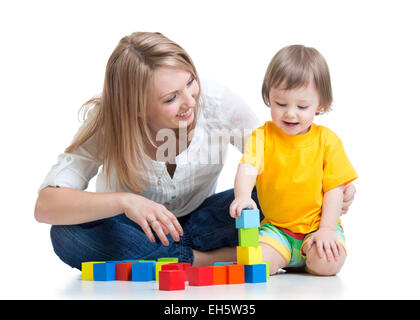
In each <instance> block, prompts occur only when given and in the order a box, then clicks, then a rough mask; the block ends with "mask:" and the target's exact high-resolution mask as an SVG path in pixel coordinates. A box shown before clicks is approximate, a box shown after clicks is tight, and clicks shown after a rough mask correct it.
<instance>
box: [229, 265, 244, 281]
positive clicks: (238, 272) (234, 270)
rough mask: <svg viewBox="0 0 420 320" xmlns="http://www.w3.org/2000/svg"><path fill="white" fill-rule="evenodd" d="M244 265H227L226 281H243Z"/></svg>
mask: <svg viewBox="0 0 420 320" xmlns="http://www.w3.org/2000/svg"><path fill="white" fill-rule="evenodd" d="M244 270H245V269H244V266H243V265H241V264H232V265H229V266H227V283H228V284H238V283H244V282H245V271H244Z"/></svg>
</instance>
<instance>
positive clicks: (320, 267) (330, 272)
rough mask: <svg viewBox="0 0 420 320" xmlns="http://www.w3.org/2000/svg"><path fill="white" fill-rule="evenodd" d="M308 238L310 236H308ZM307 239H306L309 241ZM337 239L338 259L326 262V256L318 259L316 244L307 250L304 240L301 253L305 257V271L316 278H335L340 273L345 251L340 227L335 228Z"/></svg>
mask: <svg viewBox="0 0 420 320" xmlns="http://www.w3.org/2000/svg"><path fill="white" fill-rule="evenodd" d="M309 237H310V236H309ZM309 237H307V239H309ZM337 237H338V239H339V242H340V256H339V257H338V259H335V258H332V259H331V260H330V261H328V260H327V257H326V255H324V257H323V258H320V257H319V255H318V250H317V248H316V244H313V245H312V246H311V248H310V249H309V250H308V249H307V242H306V240H307V239H305V241H304V244H303V247H302V250H301V252H302V253H303V255H306V267H305V269H306V271H307V272H309V273H311V274H314V275H318V276H335V275H336V274H337V273H338V272H340V270H341V268H342V267H343V265H344V262H345V260H346V256H347V255H346V249H345V245H344V233H343V229H342V228H341V226H339V225H338V226H337Z"/></svg>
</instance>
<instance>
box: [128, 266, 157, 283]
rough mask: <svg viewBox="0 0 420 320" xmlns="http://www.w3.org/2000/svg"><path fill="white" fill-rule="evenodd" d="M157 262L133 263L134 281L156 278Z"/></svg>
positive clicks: (132, 278) (132, 274)
mask: <svg viewBox="0 0 420 320" xmlns="http://www.w3.org/2000/svg"><path fill="white" fill-rule="evenodd" d="M155 266H156V262H138V263H133V264H132V265H131V280H132V281H152V280H155V279H154V278H155Z"/></svg>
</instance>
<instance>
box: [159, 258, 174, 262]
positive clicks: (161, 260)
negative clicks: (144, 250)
mask: <svg viewBox="0 0 420 320" xmlns="http://www.w3.org/2000/svg"><path fill="white" fill-rule="evenodd" d="M157 261H158V262H164V261H170V262H178V258H175V257H162V258H158V260H157Z"/></svg>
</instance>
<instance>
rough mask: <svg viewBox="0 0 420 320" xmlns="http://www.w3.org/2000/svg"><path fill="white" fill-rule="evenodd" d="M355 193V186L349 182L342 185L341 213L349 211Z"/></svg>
mask: <svg viewBox="0 0 420 320" xmlns="http://www.w3.org/2000/svg"><path fill="white" fill-rule="evenodd" d="M355 194H356V188H355V186H354V185H353V184H352V183H351V184H349V185H347V186H345V187H344V193H343V207H342V209H341V214H342V215H343V214H346V213H347V211H349V208H350V206H351V204H352V202H353V200H354V195H355Z"/></svg>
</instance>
